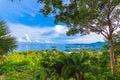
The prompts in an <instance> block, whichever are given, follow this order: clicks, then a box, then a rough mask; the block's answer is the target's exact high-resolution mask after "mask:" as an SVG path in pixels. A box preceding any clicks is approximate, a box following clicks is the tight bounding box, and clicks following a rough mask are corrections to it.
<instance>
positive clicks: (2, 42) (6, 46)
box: [0, 21, 16, 55]
mask: <svg viewBox="0 0 120 80" xmlns="http://www.w3.org/2000/svg"><path fill="white" fill-rule="evenodd" d="M15 48H16V41H15V38H14V37H11V35H10V32H9V30H8V28H7V26H6V24H5V23H4V22H2V21H0V55H3V54H5V53H7V52H8V51H12V50H13V49H15Z"/></svg>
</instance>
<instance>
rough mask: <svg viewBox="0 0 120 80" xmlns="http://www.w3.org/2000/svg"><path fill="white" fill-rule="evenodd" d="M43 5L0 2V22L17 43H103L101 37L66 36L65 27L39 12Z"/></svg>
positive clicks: (16, 0)
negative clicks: (0, 21)
mask: <svg viewBox="0 0 120 80" xmlns="http://www.w3.org/2000/svg"><path fill="white" fill-rule="evenodd" d="M42 6H43V5H40V4H39V3H37V0H21V1H19V0H14V2H11V1H10V0H0V20H3V21H4V22H5V23H6V24H7V26H8V28H9V30H10V31H11V35H12V36H14V37H15V38H16V40H17V41H18V42H39V43H93V42H97V41H103V37H102V36H101V35H97V34H95V33H91V34H90V35H84V36H80V34H76V35H74V36H67V35H66V31H68V28H67V26H65V25H63V24H54V17H53V16H52V15H51V16H48V17H45V16H44V15H42V14H41V13H40V12H39V10H40V8H42Z"/></svg>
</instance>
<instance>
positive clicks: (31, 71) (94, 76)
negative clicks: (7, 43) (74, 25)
mask: <svg viewBox="0 0 120 80" xmlns="http://www.w3.org/2000/svg"><path fill="white" fill-rule="evenodd" d="M119 57H120V55H117V57H116V68H117V72H116V73H117V74H116V75H112V74H111V72H110V63H109V61H110V60H109V52H107V51H105V52H90V51H86V50H81V51H79V52H71V53H66V52H61V51H57V50H41V51H34V50H32V51H30V50H29V51H25V52H15V51H14V52H13V53H11V54H7V55H3V56H0V79H1V80H119V79H120V68H119V67H120V58H119Z"/></svg>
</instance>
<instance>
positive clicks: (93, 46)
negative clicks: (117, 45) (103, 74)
mask: <svg viewBox="0 0 120 80" xmlns="http://www.w3.org/2000/svg"><path fill="white" fill-rule="evenodd" d="M104 44H105V43H104V42H96V43H90V44H59V43H38V42H18V43H17V46H18V47H17V49H16V50H15V51H19V52H24V51H26V50H37V51H38V50H47V49H50V50H53V49H56V50H59V51H65V52H73V51H80V50H83V49H85V50H92V51H94V50H100V47H101V46H103V45H104Z"/></svg>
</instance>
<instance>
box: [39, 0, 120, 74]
mask: <svg viewBox="0 0 120 80" xmlns="http://www.w3.org/2000/svg"><path fill="white" fill-rule="evenodd" d="M38 2H39V3H40V4H43V5H44V6H43V8H41V9H40V12H41V13H43V15H45V16H49V15H50V14H52V15H53V16H54V17H55V23H59V22H62V23H65V24H66V25H67V27H68V29H69V30H68V32H67V35H75V34H81V35H85V34H89V33H90V32H94V33H96V34H101V35H103V36H104V38H105V39H106V40H107V41H108V42H109V44H110V46H109V50H110V63H111V73H112V74H115V73H116V68H115V64H116V63H115V58H114V57H115V56H114V55H115V54H114V43H113V38H112V36H113V33H114V32H115V31H116V30H117V29H118V28H119V27H120V8H119V7H120V0H68V1H65V0H38Z"/></svg>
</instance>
